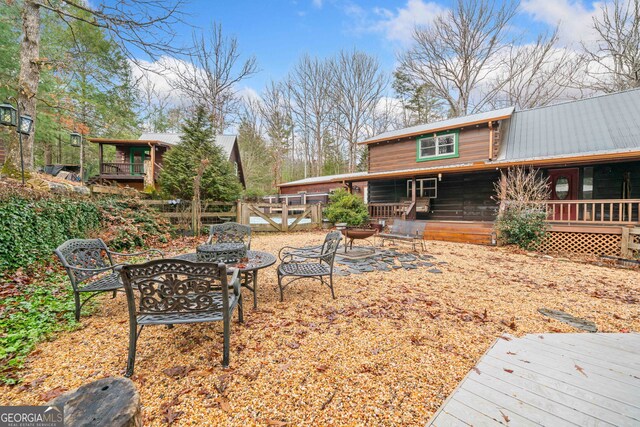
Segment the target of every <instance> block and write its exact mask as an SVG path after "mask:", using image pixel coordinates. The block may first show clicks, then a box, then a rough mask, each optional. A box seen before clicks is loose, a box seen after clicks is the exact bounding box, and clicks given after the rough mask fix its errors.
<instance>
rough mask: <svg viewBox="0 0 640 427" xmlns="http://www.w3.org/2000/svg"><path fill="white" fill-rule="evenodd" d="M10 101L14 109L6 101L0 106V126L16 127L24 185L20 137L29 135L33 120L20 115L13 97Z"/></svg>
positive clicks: (17, 103)
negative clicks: (13, 103)
mask: <svg viewBox="0 0 640 427" xmlns="http://www.w3.org/2000/svg"><path fill="white" fill-rule="evenodd" d="M9 100H10V101H13V102H15V103H16V106H17V108H16V107H14V106H13V105H11V104H10V103H9V102H8V101H7V102H4V103H2V104H0V124H2V125H4V126H14V127H16V132H18V140H19V141H20V173H21V175H22V185H24V156H23V154H22V135H29V134H30V133H31V127H32V126H33V118H32V117H31V116H30V115H28V114H25V115H24V116H21V115H20V103H19V102H18V100H17V99H15V98H14V97H9Z"/></svg>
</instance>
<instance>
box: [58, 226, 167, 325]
mask: <svg viewBox="0 0 640 427" xmlns="http://www.w3.org/2000/svg"><path fill="white" fill-rule="evenodd" d="M54 253H55V254H56V255H57V256H58V258H59V259H60V262H62V265H63V266H64V268H65V270H67V275H68V276H69V280H70V281H71V286H72V287H73V298H74V300H75V316H76V320H80V311H81V310H82V306H84V305H85V304H86V303H87V301H89V300H90V299H91V298H93V297H94V296H96V295H98V294H100V293H102V292H113V296H114V297H115V296H116V291H118V290H122V282H121V281H120V275H119V274H118V273H117V272H116V271H115V268H116V267H118V266H120V265H122V264H114V262H113V257H114V256H116V257H132V256H140V255H147V254H150V253H158V254H159V255H160V256H163V255H164V254H163V253H162V251H160V250H158V249H149V250H146V251H143V252H136V253H130V254H123V253H119V252H113V251H111V250H109V248H108V247H107V245H106V244H105V243H104V241H103V240H102V239H71V240H67V241H66V242H64V243H63V244H61V245H60V246H58V247H57V248H56V249H55V251H54ZM108 272H110V273H108ZM107 273H108V274H107ZM82 293H86V294H89V297H88V298H87V299H85V300H84V301H83V302H82V303H81V302H80V294H82Z"/></svg>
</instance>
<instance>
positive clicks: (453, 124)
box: [360, 107, 513, 144]
mask: <svg viewBox="0 0 640 427" xmlns="http://www.w3.org/2000/svg"><path fill="white" fill-rule="evenodd" d="M512 113H513V107H508V108H501V109H499V110H492V111H487V112H485V113H478V114H471V115H469V116H462V117H455V118H453V119H447V120H441V121H438V122H433V123H427V124H424V125H417V126H411V127H408V128H404V129H398V130H393V131H389V132H384V133H381V134H379V135H376V136H374V137H372V138H369V139H366V140H364V141H362V142H360V144H371V143H372V142H378V141H387V140H390V139H396V138H402V137H406V136H413V135H421V134H425V133H428V132H437V131H440V130H446V129H455V128H459V127H463V126H469V125H471V124H477V123H485V122H488V121H490V120H498V119H504V118H507V117H509V116H511V114H512Z"/></svg>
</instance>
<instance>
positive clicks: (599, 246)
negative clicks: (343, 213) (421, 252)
mask: <svg viewBox="0 0 640 427" xmlns="http://www.w3.org/2000/svg"><path fill="white" fill-rule="evenodd" d="M361 144H362V145H364V146H366V147H367V149H368V152H369V156H368V159H369V165H368V173H367V174H366V175H365V176H358V177H356V178H346V179H344V183H345V184H346V185H349V183H350V182H354V181H356V180H358V181H362V180H364V179H366V180H367V181H368V197H367V200H368V205H369V213H370V215H371V217H372V218H379V219H389V218H397V217H401V218H405V219H415V220H423V221H427V226H426V227H425V235H424V237H425V239H433V240H446V241H455V242H467V243H480V244H495V243H496V235H495V232H494V221H495V219H496V217H497V214H498V210H499V206H498V204H497V202H496V201H495V200H494V198H493V196H494V195H495V185H496V183H498V185H500V183H501V182H504V180H505V177H506V174H507V173H508V169H509V168H510V167H514V166H532V167H534V168H537V169H539V170H540V171H541V173H542V174H544V176H546V177H547V178H548V180H549V186H550V189H551V200H548V201H546V202H544V204H545V205H546V209H547V212H548V221H549V223H550V232H549V234H548V237H547V238H546V239H545V241H544V243H543V247H542V248H541V249H542V250H543V251H549V252H574V253H596V254H598V255H600V254H606V255H613V256H619V255H620V252H621V241H622V239H623V235H624V232H623V229H624V227H628V226H630V225H635V226H638V225H640V219H639V217H638V211H639V210H640V89H633V90H628V91H624V92H618V93H613V94H606V95H600V96H595V97H592V98H587V99H582V100H577V101H570V102H564V103H560V104H555V105H550V106H546V107H539V108H533V109H529V110H522V111H514V109H513V108H504V109H499V110H494V111H489V112H485V113H480V114H473V115H469V116H465V117H458V118H454V119H449V120H443V121H439V122H435V123H429V124H425V125H419V126H414V127H410V128H405V129H400V130H396V131H391V132H385V133H382V134H380V135H377V136H375V137H373V138H370V139H367V140H365V141H362V142H361ZM281 188H282V187H281Z"/></svg>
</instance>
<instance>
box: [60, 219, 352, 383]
mask: <svg viewBox="0 0 640 427" xmlns="http://www.w3.org/2000/svg"><path fill="white" fill-rule="evenodd" d="M340 240H341V234H340V233H339V232H335V231H334V232H330V233H329V234H327V236H326V237H325V240H324V242H323V244H322V245H319V246H317V247H311V248H293V247H285V248H283V249H282V250H281V251H280V253H279V254H278V257H279V259H280V264H279V265H278V268H277V274H278V287H279V289H280V301H283V299H284V290H285V288H286V287H287V286H289V285H290V284H291V283H293V282H294V281H297V280H299V279H302V278H310V279H316V280H319V281H320V282H321V283H322V284H324V285H326V286H327V287H329V289H330V290H331V296H332V297H333V298H335V294H334V290H333V264H334V260H335V254H336V251H337V249H338V246H339V244H340ZM250 246H251V228H250V227H249V226H245V225H241V224H236V223H225V224H221V225H214V226H212V227H211V230H210V236H209V239H208V240H207V243H206V244H205V245H202V246H199V247H198V249H197V251H196V252H193V253H188V254H183V255H179V256H176V257H172V258H160V259H155V260H151V261H147V262H144V263H141V264H123V263H115V262H114V259H117V257H120V256H130V257H133V256H143V255H147V256H149V255H151V254H156V255H159V256H160V257H163V256H164V254H163V253H162V252H161V251H159V250H157V249H150V250H148V251H145V252H138V253H133V254H121V253H117V252H113V251H111V250H109V248H108V247H107V245H106V244H105V243H104V242H103V241H102V240H101V239H72V240H68V241H66V242H65V243H63V244H61V245H60V246H59V247H58V248H57V249H56V250H55V254H56V255H57V256H58V258H59V259H60V261H61V262H62V264H63V266H64V267H65V269H66V271H67V274H68V276H69V279H70V281H71V285H72V288H73V295H74V300H75V317H76V319H77V320H79V319H80V311H81V309H82V306H83V305H84V304H85V303H86V302H87V301H88V300H89V299H91V298H93V297H94V296H95V295H98V294H100V293H104V292H112V293H113V298H115V296H116V292H118V291H124V293H125V294H126V297H127V307H128V312H129V355H128V361H127V369H126V373H125V376H127V377H129V376H131V375H132V374H133V370H134V366H135V356H136V347H137V342H138V338H139V337H140V333H141V332H142V329H143V328H144V327H145V326H148V325H168V326H169V327H172V326H173V325H176V324H183V323H202V322H216V321H221V322H223V331H224V333H223V335H224V345H223V358H222V365H223V367H225V368H226V367H227V366H228V365H229V347H230V343H229V341H230V324H231V317H232V315H233V312H234V310H235V309H236V308H237V311H238V321H239V322H241V323H242V322H243V315H244V313H243V299H242V293H241V288H242V287H244V288H246V289H248V290H249V291H251V292H252V293H253V305H254V308H257V293H258V271H259V270H261V269H263V268H266V267H269V266H271V265H273V264H275V262H276V257H275V256H273V255H272V254H269V253H266V252H261V251H255V250H251V249H250ZM242 255H243V256H242ZM285 279H286V280H287V281H285ZM81 295H88V297H87V298H86V299H85V300H84V301H82V302H81Z"/></svg>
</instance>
